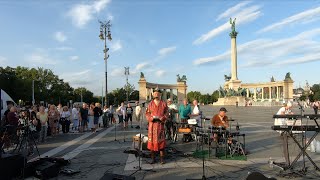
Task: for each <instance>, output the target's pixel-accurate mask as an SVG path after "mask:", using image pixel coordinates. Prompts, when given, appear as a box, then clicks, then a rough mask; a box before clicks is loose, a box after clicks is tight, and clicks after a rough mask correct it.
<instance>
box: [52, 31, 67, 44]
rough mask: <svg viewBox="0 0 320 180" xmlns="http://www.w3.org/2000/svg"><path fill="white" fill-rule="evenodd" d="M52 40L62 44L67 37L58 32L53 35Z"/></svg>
mask: <svg viewBox="0 0 320 180" xmlns="http://www.w3.org/2000/svg"><path fill="white" fill-rule="evenodd" d="M54 39H55V40H57V41H59V42H64V41H66V40H67V36H66V35H65V34H64V33H63V32H61V31H58V32H55V33H54Z"/></svg>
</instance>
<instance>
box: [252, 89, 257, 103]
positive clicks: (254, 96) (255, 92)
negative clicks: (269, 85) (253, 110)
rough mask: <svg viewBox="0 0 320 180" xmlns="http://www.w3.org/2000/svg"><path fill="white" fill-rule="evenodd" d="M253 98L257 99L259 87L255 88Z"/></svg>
mask: <svg viewBox="0 0 320 180" xmlns="http://www.w3.org/2000/svg"><path fill="white" fill-rule="evenodd" d="M253 99H254V100H257V88H254V89H253Z"/></svg>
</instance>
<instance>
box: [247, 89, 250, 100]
mask: <svg viewBox="0 0 320 180" xmlns="http://www.w3.org/2000/svg"><path fill="white" fill-rule="evenodd" d="M249 95H250V94H249V88H247V98H248V97H249Z"/></svg>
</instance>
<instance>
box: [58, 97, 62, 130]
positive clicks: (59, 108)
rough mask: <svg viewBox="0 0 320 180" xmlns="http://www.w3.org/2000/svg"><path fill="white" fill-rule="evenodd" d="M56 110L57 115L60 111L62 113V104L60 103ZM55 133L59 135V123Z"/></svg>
mask: <svg viewBox="0 0 320 180" xmlns="http://www.w3.org/2000/svg"><path fill="white" fill-rule="evenodd" d="M57 110H58V112H59V114H61V113H62V111H63V108H62V104H60V103H59V104H58V107H57ZM57 131H58V134H59V132H60V123H59V122H58V123H57Z"/></svg>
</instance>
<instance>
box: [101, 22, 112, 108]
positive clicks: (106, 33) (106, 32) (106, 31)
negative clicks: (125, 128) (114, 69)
mask: <svg viewBox="0 0 320 180" xmlns="http://www.w3.org/2000/svg"><path fill="white" fill-rule="evenodd" d="M99 23H100V35H99V38H100V39H101V40H104V49H103V52H104V64H105V79H106V94H105V99H104V103H105V105H107V106H108V101H107V96H108V75H107V60H108V58H109V55H108V51H109V48H107V38H108V40H109V41H111V40H112V37H111V31H110V27H111V22H110V20H109V21H108V22H102V21H99ZM102 106H103V104H102Z"/></svg>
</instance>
